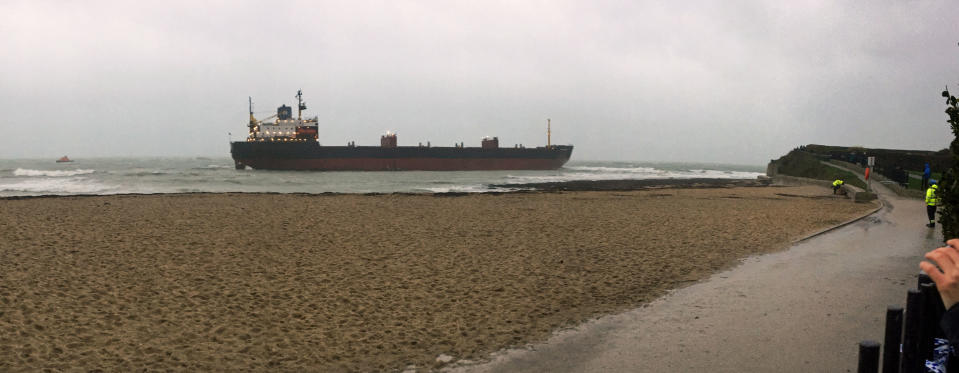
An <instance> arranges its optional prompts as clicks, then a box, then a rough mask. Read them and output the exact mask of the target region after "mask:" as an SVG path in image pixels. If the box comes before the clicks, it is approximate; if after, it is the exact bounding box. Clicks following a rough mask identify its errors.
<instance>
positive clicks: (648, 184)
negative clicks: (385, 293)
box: [0, 178, 772, 201]
mask: <svg viewBox="0 0 959 373" xmlns="http://www.w3.org/2000/svg"><path fill="white" fill-rule="evenodd" d="M771 183H772V181H771V179H716V178H701V179H617V180H574V181H557V182H546V183H521V184H488V185H487V186H489V187H493V188H508V189H514V190H504V191H497V190H490V191H482V192H422V193H414V192H372V193H342V192H319V193H306V192H291V193H283V192H177V193H117V194H42V195H22V196H0V201H3V200H28V199H42V198H59V197H103V196H120V197H123V196H158V195H163V196H180V195H218V194H225V195H231V194H237V195H251V194H252V195H256V194H263V195H294V196H295V195H303V196H381V195H403V196H423V195H426V196H437V197H458V196H469V195H483V194H486V195H501V194H522V193H546V192H590V191H594V192H597V191H629V190H649V189H661V188H734V187H764V186H771Z"/></svg>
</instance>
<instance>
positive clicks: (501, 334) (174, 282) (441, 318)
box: [0, 186, 872, 371]
mask: <svg viewBox="0 0 959 373" xmlns="http://www.w3.org/2000/svg"><path fill="white" fill-rule="evenodd" d="M826 194H828V189H826V188H820V187H812V186H804V187H775V188H752V187H733V188H701V189H696V188H654V189H646V190H632V191H575V192H566V191H563V192H560V193H554V192H521V193H500V194H473V193H471V194H467V195H463V196H457V198H435V197H443V196H442V195H438V194H423V195H418V194H412V195H406V194H378V195H342V194H339V195H337V194H330V195H303V194H272V193H271V194H247V193H237V194H192V193H188V194H177V195H165V194H158V195H125V196H85V197H84V198H69V197H67V198H29V199H13V200H11V199H6V200H0V207H2V209H0V223H2V224H0V234H2V235H3V236H4V237H9V238H10V239H9V240H6V241H5V242H0V258H2V259H4V260H0V271H2V272H3V273H5V274H7V275H6V277H5V278H4V279H3V280H2V281H0V312H2V313H0V328H2V329H4V330H5V331H7V332H8V333H6V335H7V337H3V336H0V346H3V347H4V348H0V351H7V352H0V368H3V369H45V368H51V369H60V368H63V367H83V368H88V369H94V368H101V369H107V370H133V369H142V368H144V367H148V368H151V369H173V370H209V369H213V368H215V367H220V368H221V369H223V368H226V369H254V370H304V369H306V370H316V369H320V370H338V371H339V370H363V371H369V370H376V371H383V370H402V369H404V368H405V367H408V366H409V365H415V366H416V368H417V369H430V368H439V367H442V366H444V365H445V364H446V363H445V362H442V361H437V360H436V359H437V357H439V356H441V355H445V356H451V357H453V359H454V360H457V359H483V358H484V357H486V356H487V355H488V353H490V352H493V351H498V350H500V349H502V348H504V347H509V346H515V345H522V344H526V343H530V342H535V341H540V340H544V339H545V338H547V337H548V336H549V335H550V334H551V333H552V332H553V331H554V330H556V329H558V328H563V327H569V326H574V325H577V324H579V323H580V322H582V321H584V320H588V319H590V318H593V317H596V316H598V315H604V314H610V313H614V312H618V311H621V310H625V309H629V308H633V307H636V306H638V305H642V304H645V303H646V302H649V301H650V300H653V299H656V298H657V297H658V296H660V295H662V294H665V292H667V291H668V290H670V289H675V288H679V287H683V286H685V285H688V284H690V283H692V282H695V281H698V280H700V279H703V278H705V277H708V276H710V275H711V274H712V273H714V272H716V271H719V270H722V269H725V268H729V267H730V266H732V265H735V264H736V263H738V261H739V260H741V259H742V258H745V257H748V256H751V255H757V254H762V253H767V252H773V251H778V250H781V249H782V248H783V247H785V246H788V245H789V244H790V242H791V239H794V238H796V237H799V236H801V235H803V234H805V233H808V232H810V231H813V230H816V229H819V228H821V227H824V226H829V225H833V224H838V223H840V222H842V221H844V220H846V218H848V217H851V216H854V215H858V214H860V213H861V212H863V211H864V210H866V209H870V206H872V205H867V204H854V203H852V202H850V201H848V200H845V199H839V198H823V196H824V195H826ZM320 197H323V198H320ZM773 218H775V219H773ZM49 222H57V223H56V225H54V227H55V229H50V224H49ZM677 232H679V233H677ZM707 242H708V243H709V244H708V245H703V243H707ZM38 279H40V280H38Z"/></svg>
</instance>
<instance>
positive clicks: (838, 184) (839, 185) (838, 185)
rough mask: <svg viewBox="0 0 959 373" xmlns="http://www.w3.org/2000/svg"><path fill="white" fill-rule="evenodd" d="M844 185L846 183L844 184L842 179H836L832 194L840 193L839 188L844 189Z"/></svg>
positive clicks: (833, 183)
mask: <svg viewBox="0 0 959 373" xmlns="http://www.w3.org/2000/svg"><path fill="white" fill-rule="evenodd" d="M843 184H844V183H843V181H842V179H836V181H833V182H832V194H836V193H839V188H842V185H843Z"/></svg>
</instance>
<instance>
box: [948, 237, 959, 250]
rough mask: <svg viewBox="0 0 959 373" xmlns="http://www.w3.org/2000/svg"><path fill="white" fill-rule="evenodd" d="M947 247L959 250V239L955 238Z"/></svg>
mask: <svg viewBox="0 0 959 373" xmlns="http://www.w3.org/2000/svg"><path fill="white" fill-rule="evenodd" d="M946 245H947V246H950V247H952V248H954V249H957V250H959V238H953V239H951V240H949V241H946Z"/></svg>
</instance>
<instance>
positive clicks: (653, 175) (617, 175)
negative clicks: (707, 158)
mask: <svg viewBox="0 0 959 373" xmlns="http://www.w3.org/2000/svg"><path fill="white" fill-rule="evenodd" d="M566 169H567V170H573V171H576V172H563V173H560V174H553V175H539V176H536V175H507V177H506V178H507V179H509V180H508V181H507V184H526V183H554V182H564V181H580V180H631V179H755V178H757V177H758V176H760V175H763V173H761V172H747V171H720V170H704V169H697V170H685V171H678V170H672V171H671V170H659V169H655V168H649V167H634V168H616V167H567V168H566ZM582 171H587V172H582Z"/></svg>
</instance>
